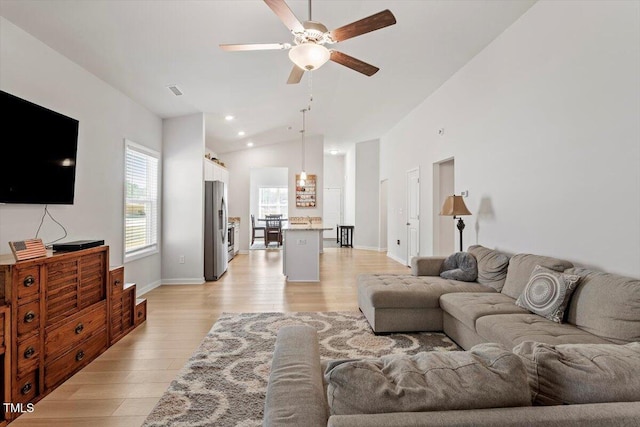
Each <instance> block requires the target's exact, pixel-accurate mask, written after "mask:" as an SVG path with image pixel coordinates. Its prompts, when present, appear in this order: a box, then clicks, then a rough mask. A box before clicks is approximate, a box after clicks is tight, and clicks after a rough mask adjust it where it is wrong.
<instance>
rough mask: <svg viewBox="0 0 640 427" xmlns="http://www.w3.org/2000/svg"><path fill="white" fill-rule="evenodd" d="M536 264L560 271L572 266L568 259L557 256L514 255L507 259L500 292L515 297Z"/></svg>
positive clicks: (525, 283) (526, 281)
mask: <svg viewBox="0 0 640 427" xmlns="http://www.w3.org/2000/svg"><path fill="white" fill-rule="evenodd" d="M536 265H539V266H541V267H545V268H548V269H550V270H554V271H560V272H562V271H564V270H566V269H567V268H571V267H573V264H571V263H570V262H569V261H563V260H561V259H557V258H551V257H546V256H541V255H532V254H518V255H514V256H512V257H511V259H510V260H509V268H508V270H507V279H506V280H505V282H504V287H503V288H502V291H501V292H502V293H503V294H506V295H509V296H510V297H511V298H516V299H517V298H518V297H519V296H520V294H522V292H523V291H524V288H525V287H526V286H527V283H528V282H529V277H531V273H532V272H533V269H534V268H535V267H536Z"/></svg>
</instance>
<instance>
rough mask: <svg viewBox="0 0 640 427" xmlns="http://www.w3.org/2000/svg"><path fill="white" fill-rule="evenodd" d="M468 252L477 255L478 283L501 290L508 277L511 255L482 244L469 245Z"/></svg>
mask: <svg viewBox="0 0 640 427" xmlns="http://www.w3.org/2000/svg"><path fill="white" fill-rule="evenodd" d="M468 252H469V253H470V254H471V255H473V256H474V257H476V261H477V262H478V279H477V280H478V283H480V284H481V285H486V286H489V287H490V288H493V289H495V290H496V291H498V292H500V291H501V290H502V287H503V286H504V281H505V279H506V278H507V268H508V267H509V257H508V256H507V255H506V254H503V253H502V252H498V251H496V250H493V249H489V248H485V247H484V246H481V245H472V246H469V249H468Z"/></svg>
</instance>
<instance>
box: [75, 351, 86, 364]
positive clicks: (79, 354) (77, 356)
mask: <svg viewBox="0 0 640 427" xmlns="http://www.w3.org/2000/svg"><path fill="white" fill-rule="evenodd" d="M82 359H84V351H82V350H79V351H78V353H77V354H76V361H77V362H79V361H81V360H82Z"/></svg>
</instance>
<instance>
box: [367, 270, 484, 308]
mask: <svg viewBox="0 0 640 427" xmlns="http://www.w3.org/2000/svg"><path fill="white" fill-rule="evenodd" d="M449 292H493V289H491V288H488V287H486V286H483V285H481V284H479V283H475V282H461V281H458V280H447V279H443V278H441V277H438V276H413V275H408V274H361V275H359V276H358V294H359V297H360V296H361V297H363V298H364V299H365V300H367V301H369V302H370V305H371V306H372V307H375V308H440V302H439V301H438V300H439V298H440V295H442V294H446V293H449Z"/></svg>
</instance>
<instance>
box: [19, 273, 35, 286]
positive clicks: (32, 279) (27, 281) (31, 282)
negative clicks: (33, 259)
mask: <svg viewBox="0 0 640 427" xmlns="http://www.w3.org/2000/svg"><path fill="white" fill-rule="evenodd" d="M35 283H36V278H35V277H33V276H32V275H28V276H27V277H25V278H24V281H23V282H22V284H23V285H24V286H25V287H27V288H28V287H30V286H33V285H34V284H35Z"/></svg>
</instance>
